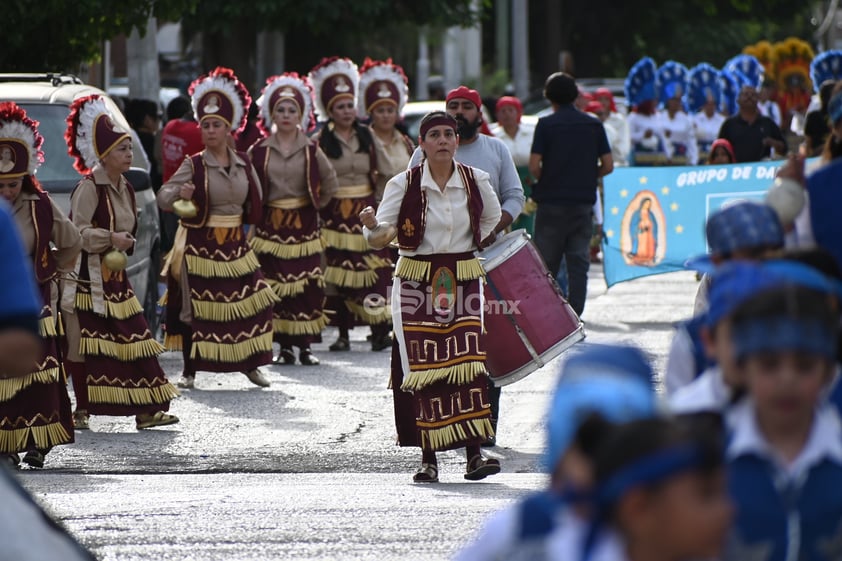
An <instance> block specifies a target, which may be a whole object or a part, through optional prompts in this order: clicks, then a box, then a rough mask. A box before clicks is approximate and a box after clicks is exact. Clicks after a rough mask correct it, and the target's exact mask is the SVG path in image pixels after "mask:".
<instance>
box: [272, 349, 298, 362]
mask: <svg viewBox="0 0 842 561" xmlns="http://www.w3.org/2000/svg"><path fill="white" fill-rule="evenodd" d="M275 364H295V353H293V352H292V349H289V348H286V347H281V352H280V353H279V354H278V358H276V359H275Z"/></svg>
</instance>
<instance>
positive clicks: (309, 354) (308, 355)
mask: <svg viewBox="0 0 842 561" xmlns="http://www.w3.org/2000/svg"><path fill="white" fill-rule="evenodd" d="M298 360H299V361H300V362H301V364H303V365H304V366H316V365H317V364H319V359H318V357H316V355H314V354H313V351H311V350H310V349H301V351H299V353H298Z"/></svg>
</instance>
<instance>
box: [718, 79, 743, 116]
mask: <svg viewBox="0 0 842 561" xmlns="http://www.w3.org/2000/svg"><path fill="white" fill-rule="evenodd" d="M719 87H720V89H721V91H722V101H721V103H720V110H721V111H722V113H724V114H726V115H734V114H736V113H737V111H738V110H739V105H738V104H737V96H739V95H740V82H739V80H738V79H737V77H736V76H735V73H734V72H730V71H728V70H720V71H719Z"/></svg>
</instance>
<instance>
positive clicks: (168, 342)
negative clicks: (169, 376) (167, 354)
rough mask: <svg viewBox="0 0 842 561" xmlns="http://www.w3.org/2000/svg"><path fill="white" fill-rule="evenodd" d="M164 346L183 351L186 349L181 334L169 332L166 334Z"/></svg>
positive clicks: (167, 348) (169, 349)
mask: <svg viewBox="0 0 842 561" xmlns="http://www.w3.org/2000/svg"><path fill="white" fill-rule="evenodd" d="M164 348H165V349H166V350H168V351H181V350H183V349H184V339H183V338H182V336H181V335H176V334H170V333H167V334H166V335H164Z"/></svg>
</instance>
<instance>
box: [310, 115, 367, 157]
mask: <svg viewBox="0 0 842 561" xmlns="http://www.w3.org/2000/svg"><path fill="white" fill-rule="evenodd" d="M351 126H352V127H353V129H354V130H355V131H356V133H357V138H358V139H359V141H360V148H359V150H357V152H358V153H362V154H368V153H369V151H370V150H371V146H372V144H373V143H374V139H372V137H371V129H369V128H368V127H366V126H365V125H362V124H361V123H360V122H359V121H356V120H355V121H354V124H353V125H351ZM319 147H321V149H322V151H323V152H324V153H325V155H326V156H327V157H328V158H330V159H332V160H338V159H339V158H341V157H342V145H341V144H340V143H339V139H338V138H336V133H335V132H333V120H330V121H328V122H327V124H326V125H325V126H324V127H323V128H322V131H321V133H320V135H319Z"/></svg>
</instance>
